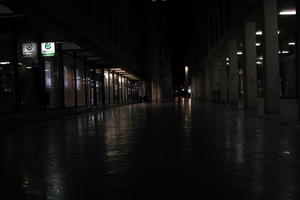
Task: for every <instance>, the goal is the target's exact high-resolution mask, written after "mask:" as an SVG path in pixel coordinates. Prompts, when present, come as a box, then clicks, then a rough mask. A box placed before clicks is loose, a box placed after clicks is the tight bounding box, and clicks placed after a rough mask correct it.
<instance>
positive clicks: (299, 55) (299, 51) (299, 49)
mask: <svg viewBox="0 0 300 200" xmlns="http://www.w3.org/2000/svg"><path fill="white" fill-rule="evenodd" d="M296 10H297V13H300V1H296ZM296 23H297V26H296V27H297V31H296V59H297V60H296V63H297V70H296V71H297V95H298V102H299V105H300V46H299V45H298V44H299V42H300V26H299V24H300V15H299V14H298V15H297V16H296ZM298 113H299V115H298V117H299V119H300V106H298Z"/></svg>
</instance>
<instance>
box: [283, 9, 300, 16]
mask: <svg viewBox="0 0 300 200" xmlns="http://www.w3.org/2000/svg"><path fill="white" fill-rule="evenodd" d="M296 14H297V12H296V9H289V10H282V11H280V12H279V15H296Z"/></svg>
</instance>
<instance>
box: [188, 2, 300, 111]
mask: <svg viewBox="0 0 300 200" xmlns="http://www.w3.org/2000/svg"><path fill="white" fill-rule="evenodd" d="M200 7H202V8H203V4H201V6H195V8H196V9H198V10H200ZM205 10H206V12H205V15H204V16H203V17H202V19H204V21H205V23H199V21H197V20H194V22H193V23H194V24H193V25H192V27H196V31H195V34H199V32H204V33H205V35H203V34H202V37H201V38H200V39H199V40H200V42H201V44H202V45H201V47H200V48H202V49H204V50H205V51H206V52H205V51H202V52H199V51H197V50H193V53H192V54H191V55H193V56H192V57H191V58H190V59H189V60H190V62H191V66H192V68H193V74H192V80H193V81H192V93H193V96H194V98H197V99H202V100H209V101H218V102H220V103H226V104H227V103H228V104H230V105H231V106H233V107H236V106H242V107H244V108H246V109H256V108H258V106H259V104H260V102H261V101H262V102H263V103H262V104H263V107H264V111H265V112H266V113H273V112H280V101H281V99H294V100H297V99H298V97H299V95H298V94H299V91H298V90H299V81H298V80H299V78H298V77H299V75H298V74H297V73H298V71H299V70H298V66H297V63H298V62H297V59H299V56H297V53H296V47H297V42H296V41H297V40H298V39H297V37H298V36H297V33H298V31H297V24H298V23H299V22H298V21H297V20H296V18H297V15H296V10H297V7H296V1H293V0H289V1H284V0H243V1H235V0H220V1H219V0H212V1H206V5H205ZM193 38H195V37H193ZM199 46H200V45H199V43H194V44H190V49H197V48H199Z"/></svg>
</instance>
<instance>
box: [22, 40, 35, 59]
mask: <svg viewBox="0 0 300 200" xmlns="http://www.w3.org/2000/svg"><path fill="white" fill-rule="evenodd" d="M22 54H23V56H26V57H31V56H35V55H36V54H37V44H36V43H24V44H23V46H22Z"/></svg>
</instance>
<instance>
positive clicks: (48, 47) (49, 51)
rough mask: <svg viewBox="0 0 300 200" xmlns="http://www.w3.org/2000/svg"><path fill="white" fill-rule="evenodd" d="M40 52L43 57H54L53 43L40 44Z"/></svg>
mask: <svg viewBox="0 0 300 200" xmlns="http://www.w3.org/2000/svg"><path fill="white" fill-rule="evenodd" d="M41 45H42V46H41V50H42V55H43V56H54V55H55V43H54V42H45V43H42V44H41Z"/></svg>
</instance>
